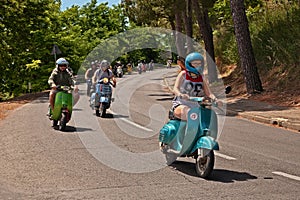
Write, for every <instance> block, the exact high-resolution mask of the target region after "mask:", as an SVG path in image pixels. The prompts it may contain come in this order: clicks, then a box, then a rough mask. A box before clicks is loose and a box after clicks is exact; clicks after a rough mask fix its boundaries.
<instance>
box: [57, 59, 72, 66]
mask: <svg viewBox="0 0 300 200" xmlns="http://www.w3.org/2000/svg"><path fill="white" fill-rule="evenodd" d="M56 65H67V66H68V65H69V62H68V61H67V60H66V59H64V58H59V59H57V60H56Z"/></svg>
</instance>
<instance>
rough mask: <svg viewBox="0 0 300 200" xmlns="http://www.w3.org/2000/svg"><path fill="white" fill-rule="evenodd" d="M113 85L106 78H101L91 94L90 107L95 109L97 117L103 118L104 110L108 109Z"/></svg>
mask: <svg viewBox="0 0 300 200" xmlns="http://www.w3.org/2000/svg"><path fill="white" fill-rule="evenodd" d="M111 85H113V83H112V82H111V81H110V80H109V79H108V78H103V79H101V80H100V81H98V84H97V85H96V92H95V93H92V95H91V98H90V106H91V107H92V108H93V109H95V112H96V116H97V117H105V115H106V110H107V109H108V108H110V105H111V102H112V101H113V99H112V86H111Z"/></svg>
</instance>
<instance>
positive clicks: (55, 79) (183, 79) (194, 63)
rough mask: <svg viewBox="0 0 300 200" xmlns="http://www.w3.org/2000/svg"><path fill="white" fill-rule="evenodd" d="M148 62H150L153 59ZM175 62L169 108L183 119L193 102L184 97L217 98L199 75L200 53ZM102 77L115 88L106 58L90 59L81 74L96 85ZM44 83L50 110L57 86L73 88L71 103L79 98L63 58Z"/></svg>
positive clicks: (113, 77) (201, 64) (57, 62)
mask: <svg viewBox="0 0 300 200" xmlns="http://www.w3.org/2000/svg"><path fill="white" fill-rule="evenodd" d="M151 63H153V60H152V61H151ZM177 63H178V65H179V67H180V68H181V72H180V73H179V74H178V76H177V79H176V81H175V85H174V90H173V91H174V95H175V98H174V100H173V101H172V103H173V107H172V108H173V111H174V115H175V116H176V117H177V118H180V119H183V120H186V115H187V113H188V111H189V109H190V107H193V106H194V103H192V102H190V101H189V100H188V99H189V96H207V97H209V98H211V99H213V100H215V101H217V99H216V97H215V96H214V94H213V93H212V92H211V91H210V89H209V87H208V82H207V80H206V79H205V77H204V76H203V67H204V58H203V56H202V55H201V54H200V53H198V52H193V53H190V54H188V55H187V57H186V58H185V59H184V58H181V57H180V58H179V59H178V61H177ZM117 64H118V63H117ZM105 77H106V78H108V79H109V80H111V81H112V83H113V84H112V86H113V87H116V84H117V82H116V78H115V76H114V73H113V70H112V69H111V67H110V63H109V62H108V61H107V60H102V61H101V62H100V63H98V62H92V63H91V67H90V68H89V69H88V70H87V71H86V73H85V79H86V80H91V81H92V84H93V85H96V84H97V83H98V81H99V80H101V79H103V78H105ZM48 83H49V85H50V87H51V92H50V96H49V104H50V105H49V107H51V109H53V107H54V99H55V94H56V91H57V90H56V89H57V86H58V85H67V86H72V87H74V91H73V97H74V105H75V104H76V102H77V101H78V99H79V94H78V88H77V87H76V86H75V78H74V76H73V71H72V69H71V68H70V67H69V62H68V61H67V60H66V59H65V58H59V59H58V60H57V61H56V67H55V69H54V70H53V71H52V73H51V75H50V77H49V80H48Z"/></svg>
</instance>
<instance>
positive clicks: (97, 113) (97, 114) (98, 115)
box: [96, 109, 100, 117]
mask: <svg viewBox="0 0 300 200" xmlns="http://www.w3.org/2000/svg"><path fill="white" fill-rule="evenodd" d="M96 116H97V117H100V111H99V110H98V109H97V110H96Z"/></svg>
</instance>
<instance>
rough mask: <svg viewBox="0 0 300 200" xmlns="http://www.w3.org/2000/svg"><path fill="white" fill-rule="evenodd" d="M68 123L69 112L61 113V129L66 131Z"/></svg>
mask: <svg viewBox="0 0 300 200" xmlns="http://www.w3.org/2000/svg"><path fill="white" fill-rule="evenodd" d="M66 125H67V114H66V113H64V112H63V113H62V114H61V119H60V122H59V130H60V131H64V130H65V129H66Z"/></svg>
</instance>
